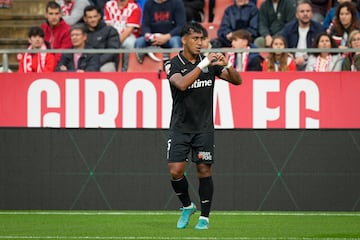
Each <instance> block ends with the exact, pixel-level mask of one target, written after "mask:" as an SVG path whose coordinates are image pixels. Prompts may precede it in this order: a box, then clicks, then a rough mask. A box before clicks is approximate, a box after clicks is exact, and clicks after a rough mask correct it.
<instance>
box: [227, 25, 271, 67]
mask: <svg viewBox="0 0 360 240" xmlns="http://www.w3.org/2000/svg"><path fill="white" fill-rule="evenodd" d="M231 45H232V48H235V49H250V48H256V47H255V45H254V44H251V33H250V32H248V31H246V30H244V29H240V30H237V31H235V32H233V34H232V36H231ZM228 58H229V60H228V61H229V63H231V64H232V66H233V67H234V68H235V69H236V70H237V71H240V72H247V71H262V66H261V65H262V62H263V60H264V59H263V58H262V57H261V56H260V54H259V53H253V52H251V53H249V52H245V51H244V52H239V53H237V52H229V53H228Z"/></svg>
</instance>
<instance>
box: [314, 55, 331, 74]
mask: <svg viewBox="0 0 360 240" xmlns="http://www.w3.org/2000/svg"><path fill="white" fill-rule="evenodd" d="M330 60H331V55H330V54H329V55H328V56H327V57H326V58H325V59H324V58H322V57H320V55H319V56H318V57H317V58H316V63H315V66H314V72H328V71H329V65H330Z"/></svg>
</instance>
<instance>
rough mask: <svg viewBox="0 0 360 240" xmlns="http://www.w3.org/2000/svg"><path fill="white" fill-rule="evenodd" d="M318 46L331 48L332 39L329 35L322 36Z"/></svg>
mask: <svg viewBox="0 0 360 240" xmlns="http://www.w3.org/2000/svg"><path fill="white" fill-rule="evenodd" d="M318 48H331V41H330V38H329V37H328V36H321V37H320V39H319V43H318Z"/></svg>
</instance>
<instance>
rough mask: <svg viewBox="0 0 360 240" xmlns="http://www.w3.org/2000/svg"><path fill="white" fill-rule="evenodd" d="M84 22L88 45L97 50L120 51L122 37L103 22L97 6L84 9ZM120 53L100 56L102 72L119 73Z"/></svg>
mask: <svg viewBox="0 0 360 240" xmlns="http://www.w3.org/2000/svg"><path fill="white" fill-rule="evenodd" d="M84 22H85V25H86V28H87V30H86V32H87V44H89V45H90V46H91V47H93V48H95V49H119V48H120V37H119V33H118V32H117V30H116V29H115V28H114V27H112V26H108V25H106V23H105V22H104V21H102V20H101V14H100V10H99V9H98V8H97V7H95V6H91V5H90V6H87V7H86V8H85V9H84ZM118 66H119V54H118V53H103V54H100V72H117V68H118Z"/></svg>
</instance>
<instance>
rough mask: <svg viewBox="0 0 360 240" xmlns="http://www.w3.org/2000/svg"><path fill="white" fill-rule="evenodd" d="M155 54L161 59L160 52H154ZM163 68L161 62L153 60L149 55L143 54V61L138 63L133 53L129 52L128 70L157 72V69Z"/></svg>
mask: <svg viewBox="0 0 360 240" xmlns="http://www.w3.org/2000/svg"><path fill="white" fill-rule="evenodd" d="M154 54H155V56H157V57H158V58H160V59H162V54H161V53H154ZM162 69H163V62H162V61H160V62H155V61H154V60H152V59H150V57H149V56H147V55H146V56H145V58H144V62H143V63H142V64H140V63H138V61H137V60H136V55H135V53H130V54H129V68H128V72H158V71H159V70H162Z"/></svg>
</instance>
